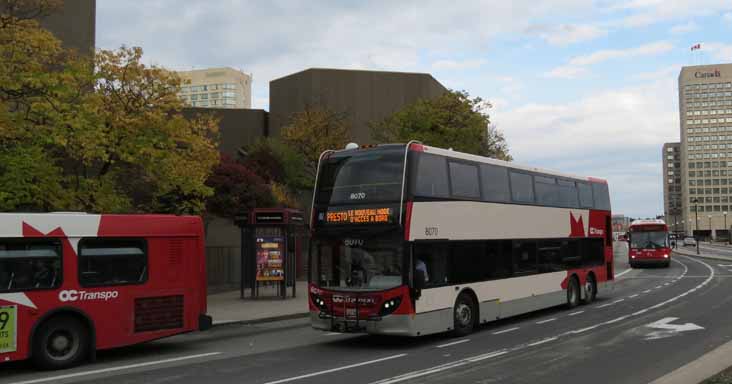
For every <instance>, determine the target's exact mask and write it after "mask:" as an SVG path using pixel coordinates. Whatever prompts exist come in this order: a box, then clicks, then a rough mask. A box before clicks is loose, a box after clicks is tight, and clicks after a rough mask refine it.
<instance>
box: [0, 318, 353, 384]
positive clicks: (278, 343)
mask: <svg viewBox="0 0 732 384" xmlns="http://www.w3.org/2000/svg"><path fill="white" fill-rule="evenodd" d="M322 336H323V334H322V333H320V332H314V331H313V330H312V329H311V327H310V322H309V320H308V319H296V320H287V321H280V322H272V323H267V324H257V325H236V324H232V325H226V326H221V327H214V328H212V329H211V330H208V331H206V332H195V333H190V334H185V335H179V336H174V337H171V338H166V339H161V340H157V341H153V342H150V343H146V344H140V345H135V346H130V347H125V348H118V349H112V350H106V351H99V352H98V353H97V361H96V362H95V363H94V364H85V365H82V366H80V367H76V368H72V369H68V370H63V371H51V372H43V371H38V370H36V369H35V368H34V367H33V366H32V365H31V364H30V362H29V361H21V362H14V363H8V364H3V365H2V368H1V369H2V372H3V374H2V375H0V383H2V384H5V383H17V382H24V381H33V380H46V379H48V380H51V381H49V382H54V383H55V382H59V383H61V382H75V381H78V380H86V379H89V378H94V380H98V379H101V378H106V377H108V376H109V375H111V374H112V373H110V372H107V371H104V372H100V373H98V374H92V375H87V374H88V373H89V372H94V371H97V370H108V369H116V368H119V367H127V366H129V367H130V368H127V369H124V370H117V371H114V372H115V374H119V373H128V372H145V371H149V370H155V369H159V368H161V367H166V366H178V365H187V364H191V363H193V362H199V361H208V360H211V359H216V358H221V357H231V356H243V355H251V354H257V353H263V352H269V351H276V350H280V349H287V348H293V347H297V346H302V345H309V344H314V343H320V342H329V341H332V340H333V339H340V338H349V337H355V336H353V335H332V336H328V338H323V337H322ZM208 353H217V355H211V356H203V357H198V358H193V359H183V360H177V361H170V362H166V363H157V362H159V361H165V360H169V359H178V358H184V357H190V356H198V355H202V354H208ZM151 363H155V364H151ZM76 374H83V376H75V377H72V378H68V379H64V380H62V379H57V378H58V377H59V376H67V375H76Z"/></svg>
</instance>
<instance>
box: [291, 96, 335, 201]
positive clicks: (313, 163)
mask: <svg viewBox="0 0 732 384" xmlns="http://www.w3.org/2000/svg"><path fill="white" fill-rule="evenodd" d="M348 132H349V126H348V123H347V122H346V119H345V116H343V115H341V114H338V113H335V112H333V111H331V110H328V109H326V108H322V107H317V106H313V105H306V106H305V109H304V110H303V111H302V112H298V113H295V114H294V115H293V116H292V119H291V120H290V123H289V124H288V125H287V126H285V127H284V128H283V129H282V139H283V140H284V142H285V143H286V144H287V145H289V146H290V147H292V148H293V149H294V150H295V151H297V153H299V154H300V155H301V156H302V158H303V160H304V162H303V164H304V175H305V178H306V180H307V187H312V186H313V184H314V182H315V175H316V173H317V171H318V160H320V155H321V154H322V153H323V152H324V151H325V150H328V149H339V148H343V147H344V146H345V145H346V143H347V142H348Z"/></svg>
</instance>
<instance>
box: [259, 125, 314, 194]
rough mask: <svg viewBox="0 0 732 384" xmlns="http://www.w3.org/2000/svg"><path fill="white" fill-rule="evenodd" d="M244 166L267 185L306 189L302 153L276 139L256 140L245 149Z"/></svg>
mask: <svg viewBox="0 0 732 384" xmlns="http://www.w3.org/2000/svg"><path fill="white" fill-rule="evenodd" d="M246 152H247V156H246V158H245V159H244V165H246V166H247V167H249V168H250V169H251V170H253V171H254V172H256V173H257V174H258V175H259V176H261V177H262V178H264V179H265V180H266V181H267V182H268V183H277V184H280V185H282V186H285V187H286V188H288V189H291V190H299V189H307V188H308V187H310V185H308V178H307V176H306V175H305V169H304V168H303V163H304V161H305V159H304V156H303V154H302V153H300V152H298V151H297V150H295V149H294V148H293V147H291V146H290V145H288V144H287V143H285V142H284V141H282V140H280V139H277V138H264V139H260V140H257V141H256V142H255V143H254V144H252V145H250V146H249V147H247V148H246Z"/></svg>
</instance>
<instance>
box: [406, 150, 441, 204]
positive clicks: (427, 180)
mask: <svg viewBox="0 0 732 384" xmlns="http://www.w3.org/2000/svg"><path fill="white" fill-rule="evenodd" d="M447 180H448V178H447V160H446V159H445V158H444V157H442V156H436V155H430V154H428V153H422V154H420V156H419V160H418V163H417V177H416V185H415V188H414V194H415V195H416V196H421V197H449V196H450V189H449V185H448V183H447Z"/></svg>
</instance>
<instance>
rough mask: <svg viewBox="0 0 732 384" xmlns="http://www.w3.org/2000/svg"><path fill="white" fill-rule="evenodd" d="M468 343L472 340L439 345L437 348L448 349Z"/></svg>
mask: <svg viewBox="0 0 732 384" xmlns="http://www.w3.org/2000/svg"><path fill="white" fill-rule="evenodd" d="M468 341H470V339H462V340H458V341H453V342H452V343H447V344H442V345H438V346H437V347H436V348H447V347H451V346H453V345H458V344H462V343H467V342H468Z"/></svg>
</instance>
